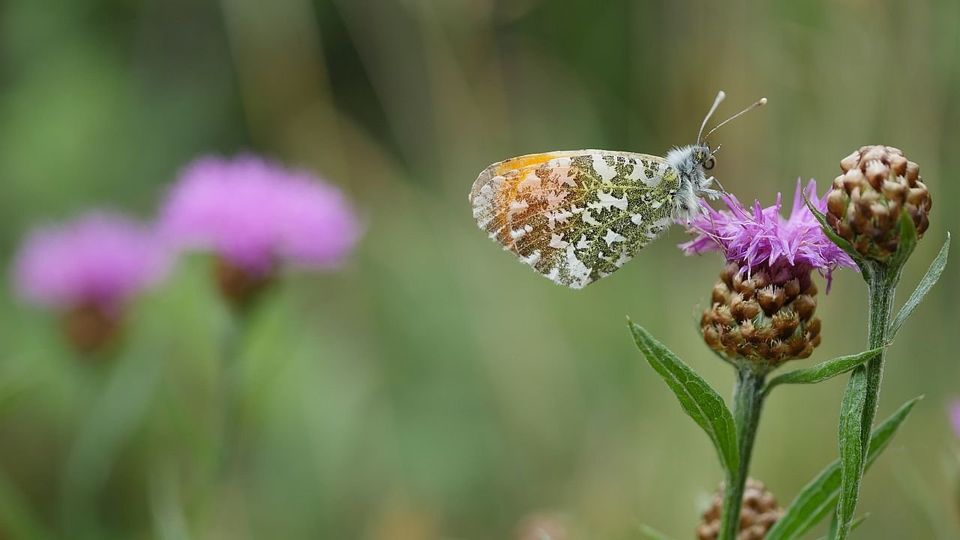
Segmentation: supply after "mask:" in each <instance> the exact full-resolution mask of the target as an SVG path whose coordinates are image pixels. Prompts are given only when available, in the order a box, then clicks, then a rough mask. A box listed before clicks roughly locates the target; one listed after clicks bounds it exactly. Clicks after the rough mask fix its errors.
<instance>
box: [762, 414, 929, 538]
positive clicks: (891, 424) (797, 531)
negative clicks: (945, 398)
mask: <svg viewBox="0 0 960 540" xmlns="http://www.w3.org/2000/svg"><path fill="white" fill-rule="evenodd" d="M921 399H923V397H922V396H921V397H916V398H913V399H911V400H910V401H908V402H906V403H904V404H903V405H902V406H901V407H900V408H899V409H897V411H896V412H895V413H893V414H892V415H890V417H889V418H887V419H886V420H884V421H883V422H882V423H881V424H880V425H879V426H877V429H875V430H873V435H872V436H871V437H870V448H869V451H868V452H867V461H866V466H865V467H864V468H869V467H870V465H872V464H873V462H874V461H876V460H877V457H878V456H879V455H880V454H881V453H882V452H883V450H884V449H885V448H886V447H887V445H888V444H890V441H891V440H892V439H893V436H894V435H895V434H896V433H897V429H898V428H899V427H900V425H901V424H902V423H903V421H904V420H905V419H906V417H907V415H908V414H910V411H911V410H912V409H913V407H914V405H916V404H917V402H918V401H920V400H921ZM839 496H840V463H839V461H834V462H833V463H831V464H829V465H827V467H826V468H825V469H823V470H822V471H820V474H818V475H817V476H816V477H815V478H814V479H813V480H811V481H810V483H809V484H807V485H806V486H804V488H803V489H802V490H800V493H799V494H797V496H796V498H795V499H793V502H791V503H790V506H789V507H788V508H787V511H786V513H784V515H783V517H782V518H780V520H778V521H777V523H776V524H775V525H774V526H773V528H772V529H770V532H768V533H767V537H766V540H792V539H795V538H800V537H801V536H802V535H804V534H805V533H806V532H807V531H809V530H810V529H812V528H813V527H814V526H815V525H816V524H817V523H819V522H820V520H822V519H823V518H824V517H826V516H827V514H829V513H830V512H831V510H833V509H834V508H835V507H836V504H837V498H838V497H839Z"/></svg>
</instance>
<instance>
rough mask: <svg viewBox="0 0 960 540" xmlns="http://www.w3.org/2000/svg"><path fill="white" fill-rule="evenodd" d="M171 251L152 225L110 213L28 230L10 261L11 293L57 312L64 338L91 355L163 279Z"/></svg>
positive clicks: (96, 214) (107, 341) (106, 341)
mask: <svg viewBox="0 0 960 540" xmlns="http://www.w3.org/2000/svg"><path fill="white" fill-rule="evenodd" d="M169 261H170V251H169V250H168V249H167V248H166V246H165V244H164V243H163V242H162V241H161V240H160V238H159V235H157V234H156V233H155V232H154V231H153V230H152V229H151V228H150V227H148V226H146V225H144V224H141V223H139V222H137V221H134V220H132V219H130V218H127V217H125V216H122V215H120V214H116V213H112V212H92V213H89V214H87V215H84V216H82V217H80V218H78V219H76V220H74V221H71V222H68V223H63V224H59V225H51V226H45V227H41V228H39V229H36V230H34V231H33V232H31V233H30V234H29V235H28V236H27V237H26V239H25V240H24V242H23V244H22V245H21V247H20V250H19V252H18V253H17V255H16V258H15V260H14V269H13V279H14V286H15V288H16V292H17V293H18V294H19V295H20V296H21V297H22V298H23V299H24V300H26V301H28V302H30V303H33V304H37V305H40V306H43V307H46V308H50V309H53V310H56V311H57V312H58V313H59V314H60V315H61V316H62V317H63V323H64V331H65V333H66V335H67V337H68V339H69V341H70V342H71V343H72V344H73V345H74V346H76V347H77V348H78V349H81V350H84V351H92V350H96V349H99V348H102V347H104V346H106V345H108V344H109V343H110V342H111V341H112V340H113V338H114V337H115V336H116V335H117V333H118V331H119V326H120V321H121V318H122V314H123V309H124V307H125V306H126V304H127V303H128V302H129V301H130V300H131V299H132V298H133V297H134V296H135V295H137V294H138V293H140V292H141V291H143V290H144V289H146V288H147V287H149V286H150V285H153V284H154V283H156V282H157V281H158V280H160V279H161V278H163V276H164V274H165V272H166V269H167V268H168V266H169V264H168V263H169Z"/></svg>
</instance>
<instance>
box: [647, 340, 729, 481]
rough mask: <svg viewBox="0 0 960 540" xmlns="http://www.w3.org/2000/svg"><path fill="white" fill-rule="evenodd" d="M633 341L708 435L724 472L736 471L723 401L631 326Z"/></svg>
mask: <svg viewBox="0 0 960 540" xmlns="http://www.w3.org/2000/svg"><path fill="white" fill-rule="evenodd" d="M630 330H631V332H633V339H634V341H635V342H636V343H637V347H638V348H639V349H640V351H641V352H643V354H644V356H646V358H647V361H648V362H650V365H651V366H652V367H653V369H654V370H655V371H656V372H657V373H659V374H660V376H661V377H663V380H664V381H665V382H666V383H667V386H669V387H670V390H672V391H673V393H674V394H675V395H676V396H677V399H678V400H679V401H680V405H681V406H682V407H683V410H684V411H685V412H686V413H687V414H688V415H689V416H690V417H691V418H693V420H694V421H695V422H696V423H697V424H698V425H699V426H700V427H701V428H703V430H704V431H705V432H706V433H707V435H708V436H709V437H710V440H711V441H713V445H714V446H715V447H716V449H717V453H718V454H719V456H720V462H721V464H722V465H723V468H724V470H725V471H726V472H727V473H728V474H729V473H731V472H733V471H736V470H737V466H738V464H739V461H740V455H739V450H738V448H737V435H736V428H735V427H734V423H733V415H732V414H731V413H730V409H728V408H727V405H726V403H725V402H724V401H723V398H722V397H720V394H718V393H717V392H716V391H715V390H714V389H713V388H711V387H710V385H709V384H707V382H706V381H704V380H703V379H702V378H700V376H699V375H697V373H696V372H695V371H693V370H692V369H690V367H689V366H688V365H686V364H684V363H683V361H681V360H680V359H679V358H677V356H676V355H675V354H673V353H672V352H670V350H669V349H667V348H666V347H665V346H664V345H663V344H662V343H660V342H659V341H657V340H656V339H654V338H653V336H651V335H650V333H649V332H647V331H646V330H645V329H644V328H642V327H640V326H638V325H636V324H634V323H632V322H631V323H630Z"/></svg>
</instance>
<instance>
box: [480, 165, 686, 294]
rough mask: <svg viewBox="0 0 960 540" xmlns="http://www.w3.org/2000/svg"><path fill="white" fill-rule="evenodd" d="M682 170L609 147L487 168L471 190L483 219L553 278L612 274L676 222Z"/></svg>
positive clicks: (494, 234)
mask: <svg viewBox="0 0 960 540" xmlns="http://www.w3.org/2000/svg"><path fill="white" fill-rule="evenodd" d="M678 188H679V178H678V176H677V172H676V170H674V169H673V168H672V167H670V166H669V165H668V164H667V162H666V160H665V159H663V158H661V157H656V156H648V155H644V154H633V153H628V152H608V151H605V150H580V151H573V152H549V153H545V154H531V155H528V156H521V157H517V158H513V159H509V160H507V161H503V162H500V163H495V164H493V165H491V166H489V167H487V168H486V169H485V170H484V171H483V172H481V173H480V176H479V177H478V178H477V180H476V182H474V184H473V189H472V190H471V192H470V203H471V204H472V205H473V216H474V218H475V219H476V220H477V224H478V225H479V226H480V228H481V229H484V230H485V231H487V232H488V233H489V234H490V237H491V238H493V239H494V240H496V241H497V242H499V243H500V244H501V245H503V247H504V248H505V249H507V250H508V251H511V252H512V253H514V254H516V255H517V256H518V257H519V258H520V260H521V261H523V262H525V263H526V264H528V265H530V266H532V267H533V268H534V269H535V270H536V271H537V272H539V273H541V274H543V275H544V276H546V277H547V278H549V279H551V280H552V281H554V282H556V283H559V284H561V285H565V286H567V287H571V288H574V289H580V288H583V287H585V286H587V285H589V284H590V283H592V282H594V281H596V280H598V279H600V278H602V277H604V276H607V275H609V274H611V273H613V272H614V271H616V270H617V269H618V268H620V267H621V266H622V265H623V264H624V263H625V262H627V261H628V260H630V259H631V258H632V257H633V256H634V255H635V254H636V253H637V251H639V250H640V249H641V248H643V247H644V246H645V245H647V244H649V243H650V242H651V241H653V240H654V239H655V238H657V237H658V236H659V235H660V234H661V233H662V232H663V230H664V229H666V228H667V226H669V225H670V223H671V221H672V215H673V208H674V198H675V197H676V194H677V190H678Z"/></svg>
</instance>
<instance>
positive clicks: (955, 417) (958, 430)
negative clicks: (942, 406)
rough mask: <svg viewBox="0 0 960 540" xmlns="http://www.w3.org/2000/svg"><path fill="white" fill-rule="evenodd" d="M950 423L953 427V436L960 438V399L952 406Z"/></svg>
mask: <svg viewBox="0 0 960 540" xmlns="http://www.w3.org/2000/svg"><path fill="white" fill-rule="evenodd" d="M950 423H951V424H952V425H953V434H954V435H956V436H957V438H960V399H957V400H954V401H953V403H951V404H950Z"/></svg>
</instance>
